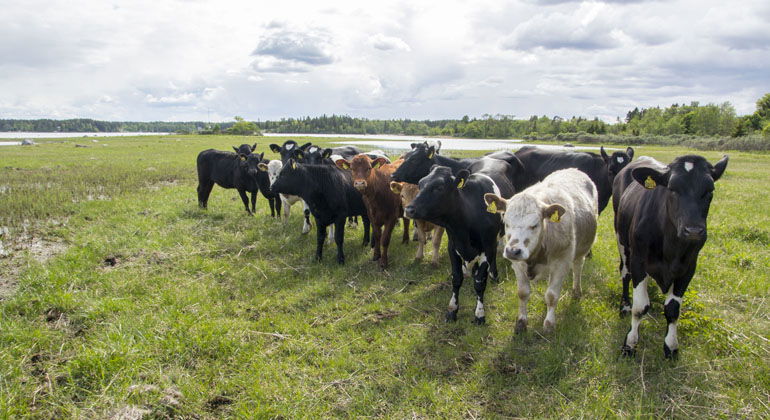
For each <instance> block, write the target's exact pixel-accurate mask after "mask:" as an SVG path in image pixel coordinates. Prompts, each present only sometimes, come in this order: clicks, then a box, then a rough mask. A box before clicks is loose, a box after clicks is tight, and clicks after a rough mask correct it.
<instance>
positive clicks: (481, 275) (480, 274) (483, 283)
mask: <svg viewBox="0 0 770 420" xmlns="http://www.w3.org/2000/svg"><path fill="white" fill-rule="evenodd" d="M485 256H486V254H481V263H476V264H474V265H473V289H474V290H475V291H476V311H475V312H474V315H475V318H474V319H473V323H474V324H476V325H483V324H484V323H486V321H487V317H486V313H485V312H484V291H485V290H486V289H487V276H488V274H489V268H490V264H489V261H488V260H487V259H486V258H485Z"/></svg>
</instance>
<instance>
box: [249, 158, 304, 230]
mask: <svg viewBox="0 0 770 420" xmlns="http://www.w3.org/2000/svg"><path fill="white" fill-rule="evenodd" d="M281 168H283V163H282V162H281V161H280V160H271V161H270V162H269V163H267V164H265V163H260V164H259V170H260V171H262V172H266V173H267V176H268V179H269V180H270V186H269V188H272V187H273V184H274V183H275V180H276V179H278V174H280V173H281ZM278 196H279V197H280V199H281V204H282V206H283V216H282V219H283V223H284V224H285V223H286V222H287V221H288V220H289V214H290V213H291V206H292V205H294V203H297V202H302V204H303V205H304V201H302V199H301V198H300V197H299V196H297V195H290V194H278ZM303 216H304V223H303V225H302V233H303V234H306V233H308V232H310V226H311V223H310V210H309V209H308V211H307V212H304V214H303Z"/></svg>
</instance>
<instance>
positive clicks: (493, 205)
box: [484, 193, 507, 213]
mask: <svg viewBox="0 0 770 420" xmlns="http://www.w3.org/2000/svg"><path fill="white" fill-rule="evenodd" d="M484 202H485V203H487V211H488V212H490V213H505V208H506V204H507V202H506V201H505V200H504V199H503V198H502V197H500V196H498V195H496V194H492V193H486V194H484Z"/></svg>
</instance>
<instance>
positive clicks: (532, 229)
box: [503, 201, 543, 260]
mask: <svg viewBox="0 0 770 420" xmlns="http://www.w3.org/2000/svg"><path fill="white" fill-rule="evenodd" d="M512 204H513V203H512V202H511V201H509V202H508V206H509V207H508V208H507V209H506V211H505V214H504V215H503V220H504V222H505V238H506V245H505V246H506V247H507V248H511V249H521V259H522V260H526V259H528V258H529V257H530V255H531V254H532V252H533V251H534V250H535V249H537V247H538V245H539V244H540V235H541V233H542V230H543V218H542V214H541V212H540V208H539V207H537V206H534V207H532V208H522V207H521V206H519V207H517V206H516V205H515V204H514V205H513V206H512ZM525 242H526V243H525Z"/></svg>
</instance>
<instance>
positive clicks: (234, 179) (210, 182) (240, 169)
mask: <svg viewBox="0 0 770 420" xmlns="http://www.w3.org/2000/svg"><path fill="white" fill-rule="evenodd" d="M245 146H246V147H247V148H250V146H249V145H245ZM264 155H265V154H264V153H251V152H250V153H249V154H248V155H244V154H236V153H231V152H222V151H219V150H214V149H208V150H204V151H202V152H200V153H199V154H198V160H197V168H198V205H199V206H200V207H201V208H203V209H205V208H207V206H208V201H209V195H210V194H211V189H212V188H214V184H217V185H219V186H220V187H222V188H235V189H237V190H238V194H240V196H241V200H243V205H244V207H246V211H247V212H248V213H249V214H253V212H254V211H256V203H257V191H261V192H262V195H263V196H264V197H265V198H267V200H268V202H269V203H270V215H271V216H275V215H276V214H280V211H281V200H278V199H277V196H276V195H275V194H273V193H272V192H271V191H270V180H269V179H268V178H267V173H264V172H262V171H260V170H259V164H260V163H263V162H267V161H265V160H264V159H263V157H264ZM247 192H250V193H251V208H249V199H248V196H247V195H246V193H247Z"/></svg>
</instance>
